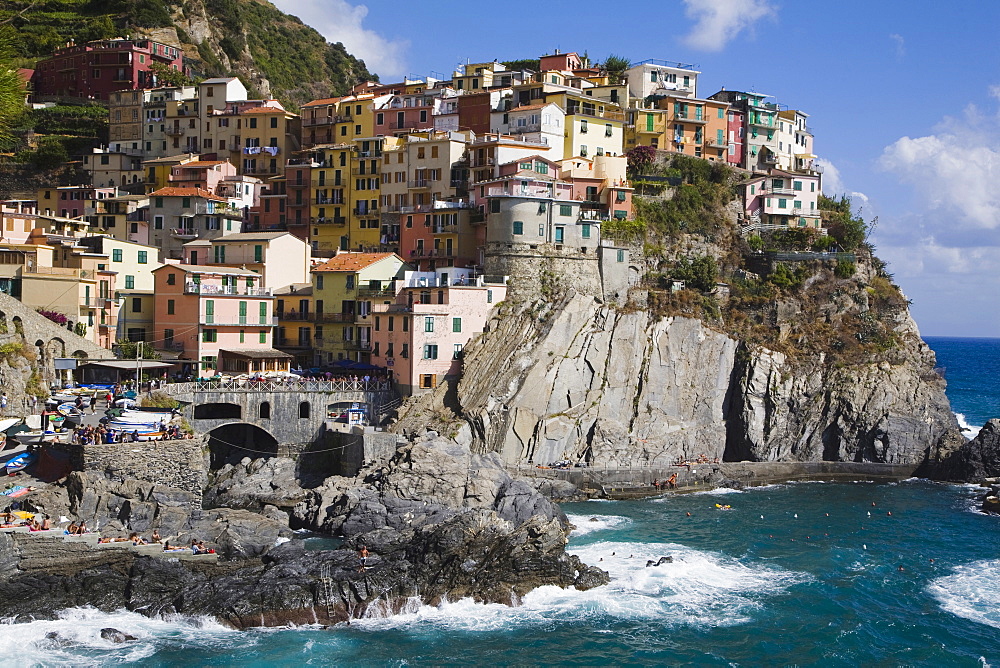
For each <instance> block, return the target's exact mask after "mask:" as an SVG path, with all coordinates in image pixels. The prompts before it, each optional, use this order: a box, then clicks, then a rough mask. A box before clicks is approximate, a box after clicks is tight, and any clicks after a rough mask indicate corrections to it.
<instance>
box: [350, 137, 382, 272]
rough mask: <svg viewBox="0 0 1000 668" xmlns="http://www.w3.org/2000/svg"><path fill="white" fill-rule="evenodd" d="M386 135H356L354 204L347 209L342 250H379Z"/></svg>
mask: <svg viewBox="0 0 1000 668" xmlns="http://www.w3.org/2000/svg"><path fill="white" fill-rule="evenodd" d="M384 142H385V138H383V137H370V138H362V139H355V140H354V144H355V146H356V150H355V151H353V152H352V153H351V156H350V157H351V190H350V207H349V208H348V210H347V213H348V221H347V246H346V248H345V247H344V246H343V244H341V249H342V250H357V251H369V252H372V251H377V250H379V247H380V241H381V225H382V220H381V217H380V216H379V192H380V185H381V174H382V169H381V168H382V147H383V144H384Z"/></svg>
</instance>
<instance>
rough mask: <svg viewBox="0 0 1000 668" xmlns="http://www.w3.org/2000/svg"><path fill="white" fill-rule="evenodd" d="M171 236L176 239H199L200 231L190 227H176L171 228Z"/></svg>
mask: <svg viewBox="0 0 1000 668" xmlns="http://www.w3.org/2000/svg"><path fill="white" fill-rule="evenodd" d="M170 236H172V237H174V238H175V239H197V238H198V232H197V231H196V230H194V229H192V228H190V227H174V228H171V230H170Z"/></svg>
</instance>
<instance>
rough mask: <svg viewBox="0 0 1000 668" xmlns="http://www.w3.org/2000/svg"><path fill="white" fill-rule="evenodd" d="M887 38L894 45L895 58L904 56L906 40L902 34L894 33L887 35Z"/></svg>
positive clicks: (899, 58) (898, 58)
mask: <svg viewBox="0 0 1000 668" xmlns="http://www.w3.org/2000/svg"><path fill="white" fill-rule="evenodd" d="M889 39H890V40H892V43H893V44H894V45H895V47H896V60H902V59H903V58H904V57H905V56H906V40H905V39H903V36H902V35H899V34H896V33H892V34H891V35H889Z"/></svg>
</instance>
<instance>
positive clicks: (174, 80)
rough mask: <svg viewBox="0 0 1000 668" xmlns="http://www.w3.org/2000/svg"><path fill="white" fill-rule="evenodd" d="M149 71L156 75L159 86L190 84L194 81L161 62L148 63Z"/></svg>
mask: <svg viewBox="0 0 1000 668" xmlns="http://www.w3.org/2000/svg"><path fill="white" fill-rule="evenodd" d="M149 71H150V72H152V73H153V74H155V75H156V80H157V82H158V83H159V84H160V85H161V86H190V85H191V84H193V83H194V81H193V80H192V79H191V77H189V76H187V75H185V74H184V73H183V72H181V71H179V70H175V69H174V68H172V67H170V66H169V65H164V64H163V63H150V65H149Z"/></svg>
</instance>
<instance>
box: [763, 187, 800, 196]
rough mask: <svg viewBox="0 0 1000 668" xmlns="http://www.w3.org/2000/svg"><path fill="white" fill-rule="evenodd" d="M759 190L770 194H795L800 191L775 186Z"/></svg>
mask: <svg viewBox="0 0 1000 668" xmlns="http://www.w3.org/2000/svg"><path fill="white" fill-rule="evenodd" d="M760 190H761V193H768V194H771V195H795V193H796V192H801V191H795V190H792V189H791V188H775V187H771V188H761V189H760Z"/></svg>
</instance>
